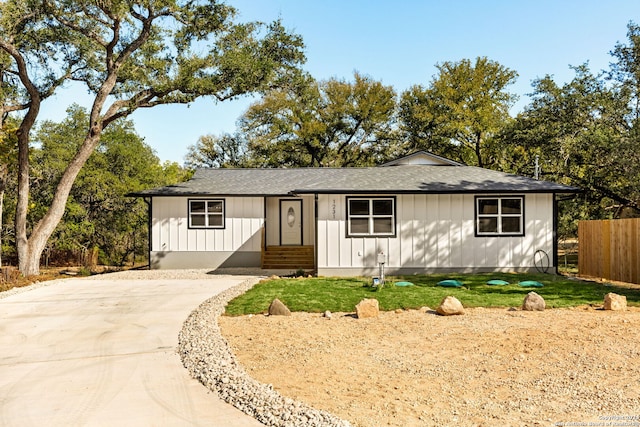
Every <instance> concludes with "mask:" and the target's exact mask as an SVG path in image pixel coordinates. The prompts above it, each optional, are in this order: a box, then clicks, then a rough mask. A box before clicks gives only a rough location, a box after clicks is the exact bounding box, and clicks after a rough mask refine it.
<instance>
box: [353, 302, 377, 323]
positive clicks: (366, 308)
mask: <svg viewBox="0 0 640 427" xmlns="http://www.w3.org/2000/svg"><path fill="white" fill-rule="evenodd" d="M379 313H380V304H379V303H378V300H377V299H363V300H362V301H360V302H359V303H358V305H356V316H357V317H358V319H366V318H367V317H378V314H379Z"/></svg>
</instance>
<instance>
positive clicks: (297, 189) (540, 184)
mask: <svg viewBox="0 0 640 427" xmlns="http://www.w3.org/2000/svg"><path fill="white" fill-rule="evenodd" d="M578 191H579V189H577V188H575V187H569V186H566V185H561V184H556V183H553V182H548V181H537V180H534V179H531V178H527V177H522V176H517V175H511V174H506V173H503V172H497V171H493V170H489V169H483V168H478V167H473V166H428V165H403V166H389V167H368V168H299V169H198V170H197V171H196V172H195V174H194V176H193V178H192V179H190V180H189V181H187V182H183V183H180V184H176V185H170V186H167V187H160V188H155V189H152V190H145V191H140V192H137V193H133V194H131V195H133V196H214V195H215V196H284V195H290V194H313V193H319V194H323V193H324V194H327V193H334V194H335V193H348V194H354V193H360V194H369V193H386V194H402V193H414V194H415V193H432V194H437V193H532V192H533V193H576V192H578Z"/></svg>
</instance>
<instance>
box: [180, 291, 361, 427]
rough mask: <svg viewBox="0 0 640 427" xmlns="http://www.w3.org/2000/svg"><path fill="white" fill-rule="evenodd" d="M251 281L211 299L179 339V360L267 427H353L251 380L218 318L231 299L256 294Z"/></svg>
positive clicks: (196, 375) (212, 389) (190, 320)
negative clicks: (246, 294) (247, 293)
mask: <svg viewBox="0 0 640 427" xmlns="http://www.w3.org/2000/svg"><path fill="white" fill-rule="evenodd" d="M258 281H259V279H250V280H247V281H245V282H243V283H241V284H239V285H236V286H234V287H232V288H229V289H228V290H226V291H224V292H222V293H220V294H218V295H216V296H214V297H213V298H210V299H208V300H207V301H205V302H204V303H202V304H201V305H200V306H199V307H198V308H196V310H195V311H193V312H192V313H191V314H190V315H189V317H188V318H187V320H186V321H185V322H184V324H183V327H182V330H181V331H180V334H179V335H178V354H179V355H180V358H181V360H182V363H183V364H184V366H185V368H187V370H188V371H189V373H190V374H191V376H192V377H193V378H195V379H197V380H198V381H200V382H201V383H202V384H203V385H204V386H205V387H207V388H208V389H209V390H211V391H213V392H214V393H216V394H217V395H218V397H219V398H220V399H222V400H223V401H225V402H226V403H229V404H231V405H233V406H235V407H236V408H238V409H239V410H241V411H242V412H244V413H245V414H247V415H250V416H252V417H253V418H255V419H256V420H258V421H260V422H261V423H263V424H265V425H268V426H274V427H295V426H311V427H334V426H335V427H349V426H351V424H350V423H349V422H348V421H346V420H342V419H340V418H338V417H336V416H334V415H332V414H330V413H329V412H326V411H320V410H317V409H314V408H312V407H310V406H308V405H307V404H305V403H302V402H298V401H295V400H293V399H290V398H287V397H284V396H282V395H281V394H280V393H278V392H277V391H275V390H274V389H273V387H272V386H271V385H267V384H262V383H260V382H258V381H256V380H254V379H253V378H251V377H250V376H249V375H248V374H247V373H246V372H245V370H244V369H243V368H242V367H241V366H240V364H239V363H238V361H237V360H236V358H235V355H234V354H233V352H232V351H231V348H230V347H229V344H228V343H227V341H226V340H225V339H224V337H223V336H222V334H221V332H220V327H219V325H218V317H219V316H220V315H222V314H223V313H224V307H225V305H226V303H227V302H229V301H230V300H231V299H233V298H235V297H236V296H239V295H241V294H243V293H245V292H246V291H248V290H249V289H251V288H252V287H253V286H254V285H255V284H256V283H257V282H258Z"/></svg>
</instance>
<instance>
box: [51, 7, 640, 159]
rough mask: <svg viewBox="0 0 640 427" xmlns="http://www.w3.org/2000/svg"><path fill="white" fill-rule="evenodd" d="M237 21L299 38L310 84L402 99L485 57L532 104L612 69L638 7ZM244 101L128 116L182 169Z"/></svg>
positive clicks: (346, 13)
mask: <svg viewBox="0 0 640 427" xmlns="http://www.w3.org/2000/svg"><path fill="white" fill-rule="evenodd" d="M229 3H230V4H232V5H234V6H236V7H237V9H238V11H239V13H240V15H239V20H241V21H253V20H260V21H271V20H274V19H278V18H280V19H281V20H282V22H283V24H284V26H285V27H286V28H287V29H289V30H291V31H294V32H296V33H298V34H300V35H302V37H303V39H304V41H305V45H306V49H305V51H306V56H307V63H306V65H305V66H304V69H305V70H306V71H308V72H310V73H311V75H313V76H314V77H315V78H316V79H319V80H324V79H328V78H333V77H336V78H341V79H347V80H351V79H352V77H353V73H354V71H358V72H359V73H361V74H365V75H368V76H370V77H372V78H373V79H375V80H379V81H382V83H383V84H385V85H391V86H393V87H394V88H395V89H396V91H397V92H398V93H400V92H402V91H404V90H406V89H407V88H409V87H410V86H412V85H414V84H422V85H428V84H429V82H430V81H431V79H432V78H433V76H434V74H435V73H436V68H435V64H437V63H442V62H445V61H459V60H461V59H464V58H468V59H471V60H474V59H475V58H476V57H478V56H486V57H488V58H489V59H491V60H494V61H497V62H499V63H500V64H502V65H504V66H506V67H508V68H511V69H513V70H515V71H517V72H518V74H519V77H518V80H517V82H516V84H514V85H513V86H511V87H510V91H511V92H513V93H515V94H517V95H519V96H520V100H519V102H518V103H517V104H516V105H515V106H514V108H513V110H512V113H513V114H516V113H517V112H519V111H521V110H522V108H523V106H524V105H526V104H527V103H528V98H527V96H526V94H527V93H529V92H531V82H532V81H533V80H534V79H536V78H538V77H543V76H545V75H546V74H550V75H553V76H554V78H555V80H556V81H557V82H559V83H562V82H566V81H569V80H571V78H572V77H573V72H572V71H571V70H570V68H569V65H580V64H582V63H584V62H586V61H588V62H589V65H590V67H591V69H592V70H593V71H598V70H602V69H606V68H608V64H609V62H611V56H610V55H609V52H610V51H611V50H612V49H613V48H614V46H615V44H616V43H617V42H623V43H626V41H627V38H626V33H627V23H628V22H629V21H634V22H640V1H638V0H607V1H606V2H604V1H602V0H581V1H578V0H535V1H517V0H510V1H506V0H482V1H481V0H476V1H471V0H458V1H456V0H448V1H447V0H441V1H435V0H423V1H417V0H396V1H394V2H391V1H378V0H369V1H363V0H342V1H337V0H325V1H307V0H237V1H233V0H231V1H229ZM72 102H76V103H79V104H81V105H85V106H87V107H88V106H89V102H90V99H89V98H88V97H87V96H86V95H85V94H84V92H83V91H82V90H81V89H80V90H78V89H76V88H70V89H67V90H66V91H64V92H61V93H60V94H59V95H57V96H56V97H54V98H52V99H51V100H48V101H46V102H45V104H44V105H43V111H42V115H41V117H42V118H46V119H51V120H62V119H63V118H64V115H65V109H66V108H67V106H68V105H70V104H71V103H72ZM250 102H251V99H250V98H243V99H240V100H238V101H233V102H229V101H227V102H223V103H218V104H216V103H215V102H213V101H212V100H209V99H202V100H199V101H197V102H194V103H193V104H191V105H189V106H186V105H174V106H161V107H156V108H153V109H148V110H140V111H137V112H136V113H134V114H133V115H132V116H131V119H132V120H133V121H134V122H135V124H136V130H137V132H138V133H139V134H140V135H141V136H142V137H144V138H145V141H146V143H147V144H149V145H150V146H151V147H152V148H153V149H154V150H155V151H156V154H157V155H158V156H159V157H160V159H161V160H163V161H164V160H171V161H176V162H178V163H180V164H182V163H183V161H184V156H185V154H186V152H187V146H189V145H192V144H194V143H196V141H197V140H198V137H200V136H202V135H207V134H214V135H218V134H221V133H224V132H233V131H234V130H235V123H236V120H237V119H238V117H239V116H240V115H241V114H242V113H243V112H244V110H245V109H246V108H247V106H248V105H249V104H250Z"/></svg>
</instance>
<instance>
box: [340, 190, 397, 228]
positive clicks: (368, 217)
mask: <svg viewBox="0 0 640 427" xmlns="http://www.w3.org/2000/svg"><path fill="white" fill-rule="evenodd" d="M395 201H396V200H395V198H394V197H347V236H350V237H366V236H372V237H378V236H395V233H396V220H395Z"/></svg>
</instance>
